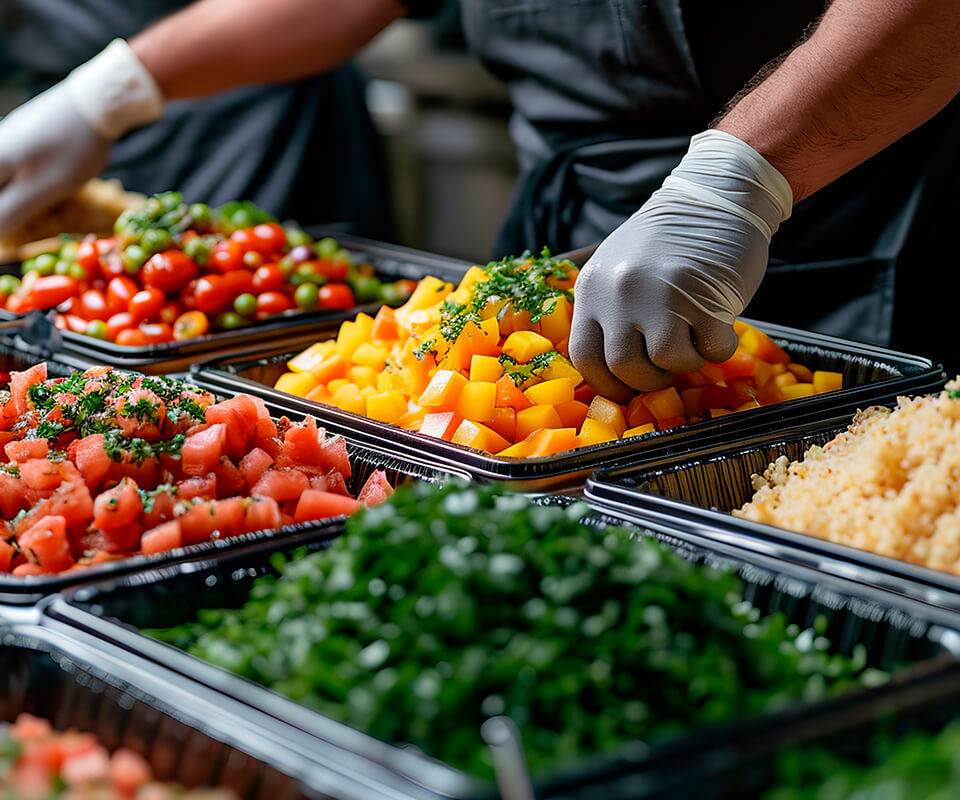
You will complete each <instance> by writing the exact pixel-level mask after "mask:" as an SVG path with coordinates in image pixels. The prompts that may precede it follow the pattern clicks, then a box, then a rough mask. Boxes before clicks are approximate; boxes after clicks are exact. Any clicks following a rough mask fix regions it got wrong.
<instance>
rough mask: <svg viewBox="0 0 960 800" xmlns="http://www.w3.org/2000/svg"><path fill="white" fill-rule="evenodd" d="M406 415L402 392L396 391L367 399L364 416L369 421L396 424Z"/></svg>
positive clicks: (405, 403) (372, 395)
mask: <svg viewBox="0 0 960 800" xmlns="http://www.w3.org/2000/svg"><path fill="white" fill-rule="evenodd" d="M406 413H407V401H406V400H405V399H404V397H403V392H400V391H398V390H396V389H391V390H390V391H387V392H380V393H378V394H371V395H370V396H369V397H367V408H366V414H367V416H368V417H370V419H375V420H379V421H380V422H396V421H397V420H398V419H400V417H402V416H403V415H404V414H406Z"/></svg>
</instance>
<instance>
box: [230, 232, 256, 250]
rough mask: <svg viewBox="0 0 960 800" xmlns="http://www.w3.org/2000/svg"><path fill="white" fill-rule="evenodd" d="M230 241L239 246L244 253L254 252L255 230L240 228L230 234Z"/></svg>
mask: <svg viewBox="0 0 960 800" xmlns="http://www.w3.org/2000/svg"><path fill="white" fill-rule="evenodd" d="M230 241H231V242H236V243H237V244H239V245H240V246H241V247H242V248H243V251H244V252H246V251H247V250H253V249H254V247H253V228H240V230H238V231H234V232H233V233H231V234H230Z"/></svg>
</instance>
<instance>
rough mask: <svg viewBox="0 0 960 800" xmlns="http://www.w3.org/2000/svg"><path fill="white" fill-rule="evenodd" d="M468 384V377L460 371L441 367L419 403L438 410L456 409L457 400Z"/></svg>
mask: <svg viewBox="0 0 960 800" xmlns="http://www.w3.org/2000/svg"><path fill="white" fill-rule="evenodd" d="M466 385H467V379H466V378H464V377H463V375H461V374H460V373H459V372H453V371H452V370H448V369H439V370H437V371H436V372H435V373H434V374H433V377H432V378H431V379H430V383H429V384H427V388H426V389H424V390H423V394H422V395H420V398H419V399H418V400H417V403H418V404H419V405H421V406H423V407H424V408H432V409H436V410H437V411H455V410H456V408H457V402H458V401H459V400H460V392H462V391H463V387H464V386H466Z"/></svg>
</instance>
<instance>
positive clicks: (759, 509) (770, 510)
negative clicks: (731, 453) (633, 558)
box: [733, 379, 960, 574]
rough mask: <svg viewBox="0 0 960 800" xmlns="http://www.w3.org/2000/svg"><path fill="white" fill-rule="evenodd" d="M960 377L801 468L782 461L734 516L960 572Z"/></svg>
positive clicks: (865, 417) (757, 481)
mask: <svg viewBox="0 0 960 800" xmlns="http://www.w3.org/2000/svg"><path fill="white" fill-rule="evenodd" d="M958 477H960V379H958V380H954V381H953V382H951V383H949V384H947V387H946V390H945V391H944V392H941V393H940V394H938V395H929V396H924V397H915V398H903V397H902V398H900V399H899V402H898V405H897V408H895V409H894V410H892V411H891V410H890V409H887V408H880V407H875V408H869V409H867V410H866V411H862V412H860V413H858V414H857V416H856V417H855V418H854V420H853V423H852V424H851V425H850V427H849V428H848V430H847V431H845V432H843V433H841V434H839V435H838V436H837V437H836V438H834V439H833V440H832V441H830V442H829V443H828V444H826V445H825V446H824V447H812V448H810V449H809V450H808V451H807V452H806V453H805V455H804V458H803V460H802V461H795V462H792V463H791V462H789V460H788V459H787V458H786V456H781V457H780V458H779V459H777V461H775V462H774V463H773V464H771V465H770V466H769V467H768V468H767V470H766V471H765V472H764V474H763V475H762V476H759V475H755V476H754V488H755V489H756V494H754V496H753V499H752V500H751V501H750V502H749V503H747V504H746V505H744V506H743V508H741V509H740V510H739V511H734V512H733V513H734V514H736V515H737V516H740V517H744V518H746V519H749V520H753V521H755V522H763V523H766V524H768V525H776V526H778V527H780V528H787V529H789V530H794V531H800V532H801V533H807V534H810V535H812V536H818V537H820V538H822V539H828V540H829V541H831V542H836V543H838V544H844V545H849V546H851V547H857V548H860V549H863V550H871V551H873V552H875V553H879V554H881V555H884V556H890V557H892V558H897V559H901V560H903V561H909V562H911V563H914V564H920V565H923V566H927V567H932V568H933V569H940V570H945V571H947V572H953V573H957V574H960V480H958Z"/></svg>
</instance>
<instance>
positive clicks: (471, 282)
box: [457, 266, 489, 292]
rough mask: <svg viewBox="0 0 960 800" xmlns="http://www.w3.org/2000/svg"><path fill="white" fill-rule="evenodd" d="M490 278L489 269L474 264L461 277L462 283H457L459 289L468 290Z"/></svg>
mask: <svg viewBox="0 0 960 800" xmlns="http://www.w3.org/2000/svg"><path fill="white" fill-rule="evenodd" d="M488 278H489V275H487V271H486V270H485V269H484V268H483V267H477V266H473V267H470V269H468V270H467V271H466V272H465V273H464V274H463V277H462V278H461V279H460V283H458V284H457V291H458V292H459V291H463V290H467V291H470V289H472V288H473V287H474V286H476V285H477V284H478V283H481V282H483V281H485V280H487V279H488Z"/></svg>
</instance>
